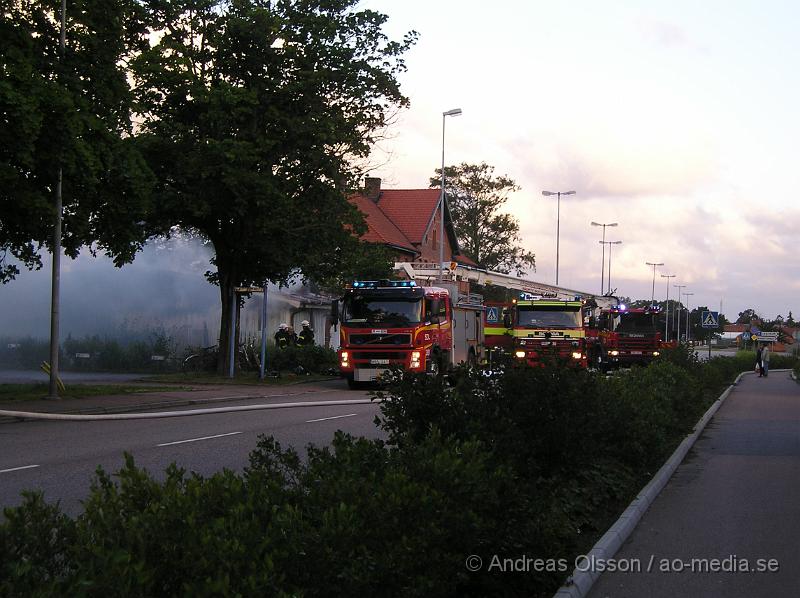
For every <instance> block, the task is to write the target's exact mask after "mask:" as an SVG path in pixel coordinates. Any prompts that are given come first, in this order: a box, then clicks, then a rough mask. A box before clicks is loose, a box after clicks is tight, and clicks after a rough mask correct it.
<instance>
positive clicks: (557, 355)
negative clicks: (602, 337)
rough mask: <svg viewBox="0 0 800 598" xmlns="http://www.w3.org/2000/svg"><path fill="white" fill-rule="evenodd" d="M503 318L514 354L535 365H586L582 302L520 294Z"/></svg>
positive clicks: (577, 299)
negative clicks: (509, 333)
mask: <svg viewBox="0 0 800 598" xmlns="http://www.w3.org/2000/svg"><path fill="white" fill-rule="evenodd" d="M508 315H509V317H507V318H506V322H505V323H506V324H507V325H509V326H510V328H511V336H512V338H513V349H512V351H513V355H514V357H515V358H516V359H518V360H520V361H525V362H527V363H528V364H529V365H535V364H537V363H542V362H544V361H547V360H550V361H556V360H557V361H561V362H563V363H568V364H570V365H573V366H578V367H586V366H587V353H586V339H585V336H586V335H585V332H584V328H583V301H582V300H581V299H580V298H578V297H576V298H575V299H574V300H569V301H565V300H559V299H554V298H548V297H542V296H539V295H533V294H531V293H520V295H519V299H518V300H516V301H515V302H514V304H513V307H512V308H511V310H510V313H509V314H508Z"/></svg>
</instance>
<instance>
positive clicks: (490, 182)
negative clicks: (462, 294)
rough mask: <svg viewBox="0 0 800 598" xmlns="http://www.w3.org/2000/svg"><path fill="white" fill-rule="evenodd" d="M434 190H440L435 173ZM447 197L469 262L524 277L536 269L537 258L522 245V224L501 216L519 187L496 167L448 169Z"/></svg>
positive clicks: (432, 181)
mask: <svg viewBox="0 0 800 598" xmlns="http://www.w3.org/2000/svg"><path fill="white" fill-rule="evenodd" d="M435 172H436V176H434V177H432V178H431V180H430V186H431V187H432V188H440V187H441V184H442V182H441V179H442V170H441V168H437V169H436V171H435ZM444 173H445V193H446V196H447V202H448V206H449V208H450V214H451V216H452V218H453V226H454V228H455V232H456V237H457V238H458V242H459V245H460V248H461V250H462V251H463V253H464V254H465V255H467V256H468V257H469V258H471V259H472V260H474V261H475V262H477V263H478V264H480V265H481V266H483V267H484V268H487V269H489V270H495V271H498V272H504V273H509V272H512V271H513V272H515V273H516V274H517V275H522V274H524V273H525V272H526V271H527V270H529V269H532V270H535V269H536V258H535V255H534V254H533V253H531V252H529V251H526V250H525V249H524V248H523V247H522V246H521V245H520V242H521V240H522V239H521V236H520V232H519V221H518V220H517V219H516V218H514V217H513V216H511V215H510V214H507V213H504V212H502V211H501V210H502V207H503V205H504V204H505V203H506V201H507V200H508V195H509V194H510V193H512V192H514V191H518V190H519V189H520V187H519V186H518V185H517V184H516V183H515V182H514V181H513V180H512V179H511V178H509V177H507V176H495V175H494V166H489V165H488V164H486V163H485V162H482V163H481V164H467V163H461V164H460V165H458V166H447V167H445V170H444Z"/></svg>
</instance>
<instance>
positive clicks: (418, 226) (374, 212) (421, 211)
mask: <svg viewBox="0 0 800 598" xmlns="http://www.w3.org/2000/svg"><path fill="white" fill-rule="evenodd" d="M439 195H440V193H439V189H381V179H379V178H373V177H367V178H366V179H364V189H362V190H360V191H359V192H358V193H356V194H354V195H352V196H351V197H350V201H351V202H353V203H354V204H355V205H356V207H358V209H359V210H360V211H361V213H362V214H364V220H365V221H366V223H367V227H368V230H367V232H366V233H365V234H364V235H363V237H362V239H364V240H365V241H370V242H373V243H383V244H384V245H386V246H387V247H389V248H390V249H391V250H392V251H394V252H395V257H396V259H397V261H406V262H410V261H413V262H428V263H434V264H438V263H439V251H440V247H439V234H440V217H441V210H440V204H439ZM444 224H445V239H444V260H445V261H446V262H450V261H455V262H458V263H460V264H464V265H469V266H477V264H476V263H475V262H473V261H472V260H471V259H469V258H468V257H467V256H465V255H461V253H460V251H459V248H458V240H457V239H456V236H455V232H454V230H453V223H452V220H451V218H450V210H449V209H448V206H447V202H445V216H444Z"/></svg>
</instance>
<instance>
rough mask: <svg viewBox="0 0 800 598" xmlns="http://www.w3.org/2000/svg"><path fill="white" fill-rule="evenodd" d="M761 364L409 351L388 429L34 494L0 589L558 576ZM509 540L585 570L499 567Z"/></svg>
mask: <svg viewBox="0 0 800 598" xmlns="http://www.w3.org/2000/svg"><path fill="white" fill-rule="evenodd" d="M786 365H787V364H783V363H782V362H781V360H776V361H775V362H774V364H773V368H779V367H785V366H786ZM751 366H752V364H751V363H750V360H749V359H747V360H745V359H743V358H715V359H712V360H711V361H709V362H707V363H700V362H698V361H697V360H696V358H695V356H694V354H693V352H691V351H689V350H686V349H684V348H678V349H676V350H674V351H667V352H665V354H664V356H663V357H662V358H661V359H659V360H658V361H657V362H655V363H654V364H652V365H651V366H650V367H647V368H634V369H632V370H631V371H629V372H627V373H624V374H623V375H619V376H612V377H605V376H601V375H599V374H597V373H594V372H588V371H580V370H571V369H563V368H562V369H559V368H550V367H545V368H528V367H524V368H507V369H506V370H505V371H504V372H503V373H501V374H497V375H486V374H485V373H481V372H478V371H475V370H468V369H465V368H462V369H458V370H456V372H455V374H454V376H453V380H452V381H451V382H450V383H448V382H447V381H445V380H444V379H442V378H438V377H431V376H425V375H420V374H411V373H408V372H401V371H396V372H393V373H392V375H391V376H390V379H389V380H388V386H387V387H386V388H385V389H383V390H382V391H380V392H379V393H378V395H379V396H382V397H384V398H385V399H386V401H385V402H383V403H382V404H381V413H380V416H379V417H378V418H377V423H378V424H379V425H380V427H381V428H382V429H383V430H384V432H385V434H386V439H385V440H367V439H363V438H353V437H351V436H348V435H345V434H341V433H340V434H337V435H336V437H335V438H334V440H333V442H332V444H331V446H329V447H325V448H314V447H308V453H307V458H302V457H301V456H300V455H299V454H298V453H296V452H295V451H293V450H286V449H283V448H281V447H280V446H279V445H278V444H277V443H276V442H275V441H274V440H273V439H271V438H262V439H261V440H260V442H259V443H258V446H257V447H256V448H255V450H254V451H253V452H252V454H251V456H250V464H249V466H248V467H247V468H246V469H245V471H244V472H243V473H241V474H239V473H235V472H232V471H227V470H226V471H224V472H222V473H218V474H215V475H213V476H211V477H208V478H204V477H201V476H198V475H195V474H191V473H187V472H186V471H184V470H182V469H179V468H177V467H174V466H173V467H171V468H169V469H168V471H167V474H166V479H165V480H164V481H157V480H156V479H155V478H154V477H153V476H152V475H151V474H150V473H149V472H147V471H145V470H143V469H141V468H139V467H137V466H136V465H135V463H134V461H133V459H132V458H131V457H130V456H129V457H127V459H126V464H125V466H124V467H123V468H122V469H121V470H120V471H119V472H117V473H116V474H113V475H110V474H108V473H106V472H103V471H102V470H98V473H97V477H96V480H95V482H94V484H93V487H92V491H91V495H90V498H89V499H88V501H87V502H86V504H85V511H84V513H83V514H82V515H80V516H78V517H77V518H74V519H73V518H69V517H67V516H65V515H63V514H62V513H60V511H59V509H58V507H57V506H54V505H49V504H47V503H46V502H45V500H44V498H43V497H42V496H41V495H39V494H30V495H28V496H27V498H26V502H25V503H24V505H23V506H21V507H18V508H10V509H6V510H5V521H4V522H3V523H2V524H0V594H1V595H30V596H37V595H38V596H45V595H48V596H49V595H73V594H81V595H87V596H99V595H106V594H116V595H120V594H126V595H134V594H135V595H178V594H181V595H212V594H213V595H234V594H238V595H264V596H288V595H298V596H300V595H302V596H338V595H362V596H366V595H381V596H400V595H402V596H430V595H436V596H485V595H506V596H517V595H519V596H548V595H552V593H553V592H554V591H555V589H556V588H557V587H558V586H559V585H560V584H561V583H562V581H563V580H564V578H565V577H566V575H567V574H568V573H569V571H571V568H572V563H573V561H574V558H575V557H576V555H578V554H581V553H584V552H585V551H587V550H588V549H589V548H590V547H591V546H592V544H593V543H594V542H595V541H596V540H597V539H598V538H599V536H600V535H601V534H602V533H604V531H605V530H606V529H607V527H608V526H609V524H610V523H611V522H612V521H613V520H614V519H615V518H616V517H617V516H618V515H619V513H620V512H621V511H622V510H623V509H624V508H625V506H626V505H627V504H628V502H629V501H630V500H631V499H632V498H633V497H634V496H635V495H636V493H637V492H638V491H639V490H640V489H641V487H642V486H643V485H644V484H645V483H646V482H647V480H649V478H650V477H651V476H652V475H653V474H654V473H655V471H657V469H658V468H659V467H660V466H661V465H662V464H663V462H664V461H665V459H666V458H667V457H668V455H669V454H670V453H671V452H672V451H673V450H674V448H675V447H676V445H677V444H678V443H679V442H680V441H681V440H682V439H683V438H684V437H685V436H686V434H688V433H689V432H691V430H692V428H693V426H694V424H695V423H696V422H697V420H698V419H699V418H700V416H701V415H702V413H703V412H704V411H705V410H706V409H707V408H708V406H709V405H710V404H711V403H712V402H713V401H714V400H715V399H716V398H717V396H718V395H719V394H720V392H721V391H722V390H723V389H724V388H725V386H726V385H728V384H730V383H731V382H732V381H733V379H734V378H735V376H736V375H737V374H738V373H739V372H740V371H742V370H750V369H751ZM470 555H477V556H479V557H480V558H481V559H482V560H483V567H482V568H481V570H480V571H478V572H470V571H468V570H467V568H466V566H465V560H466V559H467V557H468V556H470ZM494 555H498V556H499V558H501V559H503V558H509V559H516V558H520V557H531V558H542V559H553V560H554V561H557V560H558V559H565V562H566V563H568V564H569V565H568V567H567V568H568V569H569V571H547V570H545V571H542V572H535V571H528V572H519V573H514V572H505V573H503V572H500V571H498V570H497V569H495V570H489V566H490V564H491V563H492V558H493V556H494Z"/></svg>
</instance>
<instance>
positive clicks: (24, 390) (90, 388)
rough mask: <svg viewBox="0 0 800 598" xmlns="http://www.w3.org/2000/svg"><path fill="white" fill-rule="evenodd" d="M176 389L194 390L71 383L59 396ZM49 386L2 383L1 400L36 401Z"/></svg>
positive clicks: (185, 388) (43, 384)
mask: <svg viewBox="0 0 800 598" xmlns="http://www.w3.org/2000/svg"><path fill="white" fill-rule="evenodd" d="M176 390H194V389H192V388H190V387H185V386H141V385H132V384H69V385H67V389H66V392H64V393H61V394H60V395H59V396H61V398H63V399H85V398H88V397H99V396H105V395H129V394H141V393H147V392H169V391H176ZM48 392H49V386H48V385H47V384H46V383H31V384H0V401H35V400H38V399H42V398H44V397H46V396H47V394H48Z"/></svg>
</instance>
